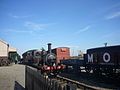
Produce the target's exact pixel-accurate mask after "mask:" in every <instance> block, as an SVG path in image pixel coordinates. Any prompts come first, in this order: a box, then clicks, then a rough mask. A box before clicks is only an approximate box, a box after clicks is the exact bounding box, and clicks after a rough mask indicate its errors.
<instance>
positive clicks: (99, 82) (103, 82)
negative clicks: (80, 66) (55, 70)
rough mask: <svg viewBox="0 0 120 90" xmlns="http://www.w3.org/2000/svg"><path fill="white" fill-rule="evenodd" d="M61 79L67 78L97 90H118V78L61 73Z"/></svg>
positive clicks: (119, 81)
mask: <svg viewBox="0 0 120 90" xmlns="http://www.w3.org/2000/svg"><path fill="white" fill-rule="evenodd" d="M60 75H61V76H62V77H65V78H69V79H71V80H74V81H76V82H79V83H83V84H85V85H88V86H92V87H94V88H95V89H98V90H103V89H104V90H120V86H119V85H120V80H118V78H116V79H115V78H114V79H113V78H112V79H111V78H107V77H105V76H96V75H94V74H92V73H90V74H88V73H84V72H83V73H79V74H75V73H62V74H60Z"/></svg>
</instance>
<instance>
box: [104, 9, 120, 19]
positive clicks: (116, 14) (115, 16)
mask: <svg viewBox="0 0 120 90" xmlns="http://www.w3.org/2000/svg"><path fill="white" fill-rule="evenodd" d="M118 17H120V11H119V12H115V13H112V14H111V15H108V16H107V17H106V19H107V20H110V19H114V18H118Z"/></svg>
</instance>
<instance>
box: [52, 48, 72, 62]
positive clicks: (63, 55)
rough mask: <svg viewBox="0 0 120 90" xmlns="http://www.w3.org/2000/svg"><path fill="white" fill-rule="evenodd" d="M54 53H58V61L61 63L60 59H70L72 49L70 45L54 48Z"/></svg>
mask: <svg viewBox="0 0 120 90" xmlns="http://www.w3.org/2000/svg"><path fill="white" fill-rule="evenodd" d="M52 53H54V54H56V58H57V60H56V63H60V60H65V59H70V49H69V48H68V47H58V48H55V49H52Z"/></svg>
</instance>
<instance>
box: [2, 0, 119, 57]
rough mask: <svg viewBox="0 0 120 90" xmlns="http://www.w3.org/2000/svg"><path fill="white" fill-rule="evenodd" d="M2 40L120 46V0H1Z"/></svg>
mask: <svg viewBox="0 0 120 90" xmlns="http://www.w3.org/2000/svg"><path fill="white" fill-rule="evenodd" d="M0 39H2V40H5V41H6V42H8V43H9V44H10V45H11V46H13V47H15V48H17V50H18V52H19V54H22V53H24V52H25V51H27V50H30V49H41V48H42V47H43V48H45V49H47V43H49V42H51V43H52V48H56V47H70V49H71V55H77V54H78V51H79V50H81V51H83V52H85V51H86V50H87V49H89V48H94V47H101V46H104V43H108V46H112V45H120V0H0Z"/></svg>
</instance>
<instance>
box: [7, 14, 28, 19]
mask: <svg viewBox="0 0 120 90" xmlns="http://www.w3.org/2000/svg"><path fill="white" fill-rule="evenodd" d="M9 16H10V17H12V18H15V19H21V18H27V17H29V16H27V15H26V16H25V15H14V14H12V13H10V14H9Z"/></svg>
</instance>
